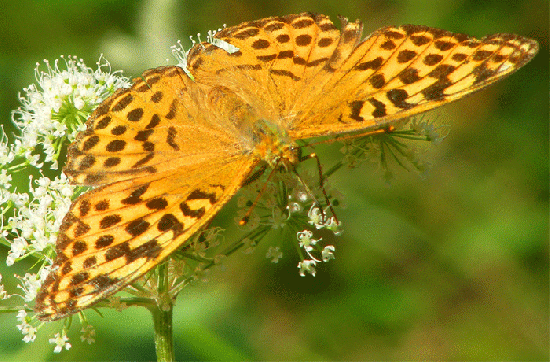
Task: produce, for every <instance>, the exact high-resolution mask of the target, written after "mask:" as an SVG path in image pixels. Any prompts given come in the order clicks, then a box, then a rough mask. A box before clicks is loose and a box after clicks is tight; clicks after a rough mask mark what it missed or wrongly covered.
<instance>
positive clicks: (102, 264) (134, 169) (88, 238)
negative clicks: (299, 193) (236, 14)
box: [35, 67, 255, 320]
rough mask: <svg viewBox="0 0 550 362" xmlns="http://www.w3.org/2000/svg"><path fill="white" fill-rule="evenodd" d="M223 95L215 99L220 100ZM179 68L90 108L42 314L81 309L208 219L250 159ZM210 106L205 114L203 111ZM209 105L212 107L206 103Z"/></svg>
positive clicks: (72, 160) (154, 74)
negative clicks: (75, 188) (75, 192)
mask: <svg viewBox="0 0 550 362" xmlns="http://www.w3.org/2000/svg"><path fill="white" fill-rule="evenodd" d="M218 103H219V102H218ZM223 104H225V105H226V107H225V108H224V107H222V108H221V110H220V109H219V107H218V108H216V107H213V103H212V102H209V100H208V97H207V96H205V94H204V92H203V91H202V90H200V89H198V88H197V87H196V86H195V85H194V83H192V81H190V80H189V78H188V77H187V75H186V74H185V73H184V72H183V71H182V70H181V69H180V68H177V67H167V68H158V69H155V70H152V71H148V72H146V73H144V79H142V80H136V81H135V84H134V85H133V87H132V88H130V89H127V90H121V91H119V92H117V93H116V94H115V95H113V96H112V97H110V98H109V99H107V100H106V101H105V102H104V103H103V104H102V105H101V106H100V107H98V109H97V110H96V111H95V112H94V114H93V115H92V117H91V118H90V121H89V123H88V129H87V131H85V132H83V133H81V134H80V135H79V136H78V139H77V140H76V141H75V142H74V143H73V144H72V145H71V147H70V149H69V157H68V158H69V162H68V164H67V167H66V169H65V172H66V173H67V174H68V175H69V176H70V177H71V179H72V181H74V182H76V183H79V184H91V185H102V186H100V187H99V188H97V189H94V190H92V191H90V192H88V193H85V194H83V195H81V196H80V197H79V198H78V199H77V200H76V201H75V202H74V203H73V204H72V205H71V208H70V210H69V213H68V214H67V216H65V218H64V219H63V223H62V225H61V228H60V231H59V237H58V241H57V245H56V251H57V257H56V260H55V262H54V268H53V270H52V271H51V273H50V274H49V276H48V277H47V279H46V281H45V282H44V284H43V286H42V288H41V290H40V292H39V293H38V295H37V298H36V306H35V311H36V313H37V315H38V318H39V319H42V320H55V319H59V318H62V317H64V316H66V315H68V314H71V313H74V312H76V311H78V310H81V309H84V308H86V307H88V306H90V305H91V304H93V303H94V302H96V301H98V300H100V299H102V298H104V297H106V296H108V295H109V294H112V293H113V292H115V291H117V290H118V289H120V288H122V287H124V286H125V285H127V284H129V283H130V282H131V281H132V280H134V279H136V278H138V277H139V276H141V275H143V274H144V273H145V272H147V271H148V270H149V269H151V268H152V267H153V266H155V265H156V264H158V263H159V262H160V261H162V260H163V259H164V258H165V257H167V256H168V255H169V254H170V253H172V252H173V251H174V250H175V249H177V248H178V247H179V246H181V245H182V244H183V243H185V241H186V240H187V239H188V238H189V237H190V236H191V235H192V234H193V233H195V232H196V231H197V230H198V229H199V228H200V227H201V226H203V225H204V224H205V223H206V222H207V221H208V220H210V219H211V218H212V217H213V216H214V215H215V214H216V213H217V211H218V210H219V209H220V208H221V207H222V206H223V205H224V204H225V203H226V202H227V201H228V200H229V199H230V198H231V196H233V195H234V194H235V193H236V191H237V190H238V188H239V187H240V186H241V183H242V181H243V179H244V178H245V177H246V175H247V174H248V173H249V170H250V169H251V167H253V166H254V164H255V161H254V160H253V159H252V158H251V157H249V156H248V150H247V148H246V145H243V144H242V142H241V141H240V140H238V139H236V138H235V135H234V134H232V133H231V132H232V129H231V126H230V125H229V124H227V122H226V121H224V120H218V119H217V118H219V117H218V116H221V115H222V114H217V112H218V111H219V112H222V113H223V112H225V111H227V107H228V106H229V105H231V104H236V103H235V102H233V103H231V102H228V101H227V102H225V103H223ZM200 107H211V108H212V112H211V113H210V114H209V117H211V118H212V119H211V120H206V119H204V118H203V117H201V116H200V114H199V109H200ZM207 109H208V108H207Z"/></svg>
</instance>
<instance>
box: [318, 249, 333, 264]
mask: <svg viewBox="0 0 550 362" xmlns="http://www.w3.org/2000/svg"><path fill="white" fill-rule="evenodd" d="M334 251H335V249H334V246H332V245H327V246H325V247H324V248H323V251H322V252H321V256H322V258H323V261H324V262H325V263H326V262H327V261H329V260H330V259H334Z"/></svg>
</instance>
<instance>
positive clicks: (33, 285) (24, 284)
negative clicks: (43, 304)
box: [17, 273, 41, 302]
mask: <svg viewBox="0 0 550 362" xmlns="http://www.w3.org/2000/svg"><path fill="white" fill-rule="evenodd" d="M18 278H19V280H20V281H21V284H20V285H18V286H17V287H18V288H20V289H22V290H23V292H24V293H25V295H24V296H23V299H24V300H25V302H31V301H33V300H34V298H36V293H37V292H38V289H40V285H41V281H40V277H39V275H37V274H32V273H25V276H24V277H18Z"/></svg>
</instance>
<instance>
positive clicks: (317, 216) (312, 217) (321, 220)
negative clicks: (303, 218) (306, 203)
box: [307, 204, 325, 229]
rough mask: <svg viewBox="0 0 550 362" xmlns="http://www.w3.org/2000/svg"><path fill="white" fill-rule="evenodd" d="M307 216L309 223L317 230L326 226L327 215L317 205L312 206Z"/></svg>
mask: <svg viewBox="0 0 550 362" xmlns="http://www.w3.org/2000/svg"><path fill="white" fill-rule="evenodd" d="M307 216H308V218H309V221H308V223H309V224H311V225H314V226H315V228H316V229H322V228H323V227H324V226H325V215H324V213H323V212H322V211H321V209H320V208H318V207H317V206H315V204H313V205H312V206H311V208H310V209H309V212H308V214H307Z"/></svg>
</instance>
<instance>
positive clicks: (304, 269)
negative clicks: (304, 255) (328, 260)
mask: <svg viewBox="0 0 550 362" xmlns="http://www.w3.org/2000/svg"><path fill="white" fill-rule="evenodd" d="M315 264H316V262H315V260H304V261H301V262H299V263H298V269H300V276H301V277H305V276H306V273H309V274H311V275H313V276H315V272H316V271H315Z"/></svg>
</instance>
